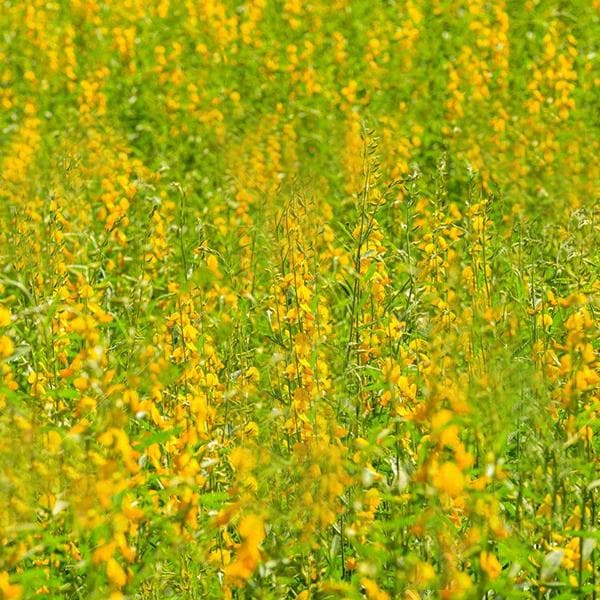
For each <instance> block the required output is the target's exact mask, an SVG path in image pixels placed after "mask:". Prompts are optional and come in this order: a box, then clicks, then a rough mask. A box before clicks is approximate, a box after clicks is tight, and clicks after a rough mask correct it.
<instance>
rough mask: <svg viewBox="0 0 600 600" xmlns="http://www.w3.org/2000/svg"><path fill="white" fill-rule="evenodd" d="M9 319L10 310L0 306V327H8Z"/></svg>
mask: <svg viewBox="0 0 600 600" xmlns="http://www.w3.org/2000/svg"><path fill="white" fill-rule="evenodd" d="M10 321H11V314H10V310H8V308H6V307H5V306H0V327H8V326H9V325H10Z"/></svg>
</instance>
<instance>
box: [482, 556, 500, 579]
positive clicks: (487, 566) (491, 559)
mask: <svg viewBox="0 0 600 600" xmlns="http://www.w3.org/2000/svg"><path fill="white" fill-rule="evenodd" d="M479 566H480V567H481V570H482V571H483V572H484V573H485V574H486V575H487V576H488V577H489V578H490V579H492V580H493V579H498V576H499V575H500V573H501V572H502V565H501V564H500V563H499V562H498V559H497V558H496V556H495V555H494V554H493V553H492V552H488V551H487V550H483V551H482V552H481V554H480V555H479Z"/></svg>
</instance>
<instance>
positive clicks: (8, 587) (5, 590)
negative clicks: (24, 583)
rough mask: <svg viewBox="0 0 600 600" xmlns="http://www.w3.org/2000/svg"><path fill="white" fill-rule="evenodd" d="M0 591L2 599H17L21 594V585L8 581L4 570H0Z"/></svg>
mask: <svg viewBox="0 0 600 600" xmlns="http://www.w3.org/2000/svg"><path fill="white" fill-rule="evenodd" d="M0 592H2V598H3V600H17V599H18V598H21V596H22V589H21V586H20V585H15V584H11V583H9V581H8V573H7V572H6V571H0Z"/></svg>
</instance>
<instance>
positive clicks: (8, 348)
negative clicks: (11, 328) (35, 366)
mask: <svg viewBox="0 0 600 600" xmlns="http://www.w3.org/2000/svg"><path fill="white" fill-rule="evenodd" d="M14 351H15V345H14V344H13V341H12V340H11V339H10V338H9V337H8V336H7V335H0V358H8V357H9V356H11V355H12V353H13V352H14Z"/></svg>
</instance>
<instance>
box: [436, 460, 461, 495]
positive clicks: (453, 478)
mask: <svg viewBox="0 0 600 600" xmlns="http://www.w3.org/2000/svg"><path fill="white" fill-rule="evenodd" d="M433 484H434V485H435V487H436V488H438V490H440V491H441V492H443V493H444V494H447V495H448V496H450V497H451V498H455V497H456V496H458V495H459V494H460V493H461V492H462V491H463V488H464V487H465V478H464V476H463V474H462V472H461V470H460V469H459V468H458V467H457V466H456V465H455V464H454V463H453V462H445V463H444V464H443V465H442V466H441V467H440V468H439V470H438V471H437V473H435V475H434V477H433Z"/></svg>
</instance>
